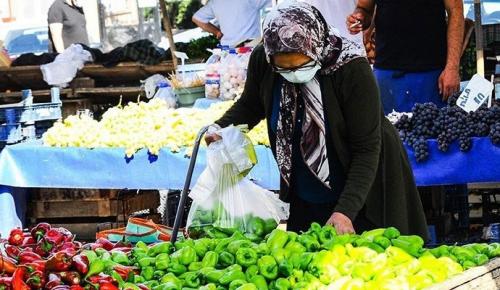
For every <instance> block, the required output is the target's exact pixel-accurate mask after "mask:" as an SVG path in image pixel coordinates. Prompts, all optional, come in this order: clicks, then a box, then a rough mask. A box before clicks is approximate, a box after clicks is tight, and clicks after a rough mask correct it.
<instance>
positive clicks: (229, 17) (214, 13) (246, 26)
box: [193, 0, 352, 46]
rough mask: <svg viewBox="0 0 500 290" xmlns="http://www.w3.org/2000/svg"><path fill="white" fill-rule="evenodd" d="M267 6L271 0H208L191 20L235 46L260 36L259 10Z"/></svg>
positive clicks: (226, 43)
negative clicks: (215, 23)
mask: <svg viewBox="0 0 500 290" xmlns="http://www.w3.org/2000/svg"><path fill="white" fill-rule="evenodd" d="M267 6H271V0H209V1H208V3H207V4H206V5H205V6H203V7H202V8H201V9H200V10H198V11H197V12H196V13H195V14H194V15H193V22H194V23H195V24H196V25H198V26H199V27H200V28H201V29H203V30H205V31H207V32H209V33H212V34H213V35H215V37H217V39H220V42H221V44H222V45H229V46H235V45H237V44H239V43H241V42H243V41H246V40H248V39H254V38H258V37H260V36H261V28H260V10H261V9H263V8H265V7H267ZM351 11H352V9H351ZM344 19H345V17H344ZM213 20H217V22H218V24H219V27H217V26H215V25H214V24H213V23H212V21H213Z"/></svg>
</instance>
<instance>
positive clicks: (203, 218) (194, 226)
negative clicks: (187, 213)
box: [188, 203, 278, 242]
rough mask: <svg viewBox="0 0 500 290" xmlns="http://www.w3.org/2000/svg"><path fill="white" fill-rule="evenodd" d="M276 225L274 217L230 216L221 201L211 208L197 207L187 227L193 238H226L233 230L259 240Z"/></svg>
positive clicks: (256, 240)
mask: <svg viewBox="0 0 500 290" xmlns="http://www.w3.org/2000/svg"><path fill="white" fill-rule="evenodd" d="M277 226H278V223H277V222H276V221H275V220H274V219H262V218H260V217H258V216H254V215H252V214H247V215H245V216H243V217H234V216H231V215H230V214H229V213H228V212H227V210H226V209H225V208H224V206H223V205H222V203H218V204H217V205H216V206H214V207H213V208H212V209H203V208H201V207H200V208H197V209H196V210H195V211H194V213H193V217H192V219H191V223H190V225H189V228H188V232H189V236H190V237H191V238H193V239H199V238H211V239H220V238H228V237H230V236H231V235H232V234H234V233H235V232H240V233H243V234H244V235H245V237H246V238H248V239H249V240H251V241H254V242H258V241H261V240H262V239H263V238H264V237H265V236H266V235H267V234H269V233H271V231H272V230H274V229H275V228H276V227H277Z"/></svg>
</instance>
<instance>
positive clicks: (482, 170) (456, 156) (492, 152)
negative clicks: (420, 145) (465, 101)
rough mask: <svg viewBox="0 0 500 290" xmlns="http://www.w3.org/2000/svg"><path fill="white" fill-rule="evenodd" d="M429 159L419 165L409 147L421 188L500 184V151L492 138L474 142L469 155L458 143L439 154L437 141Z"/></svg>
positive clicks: (430, 147)
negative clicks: (467, 184)
mask: <svg viewBox="0 0 500 290" xmlns="http://www.w3.org/2000/svg"><path fill="white" fill-rule="evenodd" d="M428 144H429V159H428V160H426V161H425V162H416V160H415V155H414V154H413V150H412V149H411V148H408V147H407V151H408V157H409V158H410V162H411V165H412V168H413V174H414V176H415V180H416V182H417V185H419V186H430V185H448V184H465V183H483V182H500V147H499V146H495V145H493V144H492V143H491V141H490V138H473V139H472V148H471V150H470V151H469V152H460V150H459V149H458V148H459V147H458V142H454V143H452V144H451V146H450V148H449V149H448V151H447V152H441V151H439V149H438V147H437V141H436V140H429V143H428Z"/></svg>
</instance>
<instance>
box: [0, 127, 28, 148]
mask: <svg viewBox="0 0 500 290" xmlns="http://www.w3.org/2000/svg"><path fill="white" fill-rule="evenodd" d="M22 140H23V134H22V126H21V124H13V125H12V124H6V125H0V142H4V143H7V144H13V143H17V142H20V141H22Z"/></svg>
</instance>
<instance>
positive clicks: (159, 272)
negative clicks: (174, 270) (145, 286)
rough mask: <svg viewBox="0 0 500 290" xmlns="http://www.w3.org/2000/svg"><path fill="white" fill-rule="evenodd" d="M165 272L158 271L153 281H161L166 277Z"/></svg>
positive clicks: (154, 274)
mask: <svg viewBox="0 0 500 290" xmlns="http://www.w3.org/2000/svg"><path fill="white" fill-rule="evenodd" d="M165 274H166V273H165V271H162V270H156V271H155V272H154V273H153V280H160V279H161V277H163V276H165Z"/></svg>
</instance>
